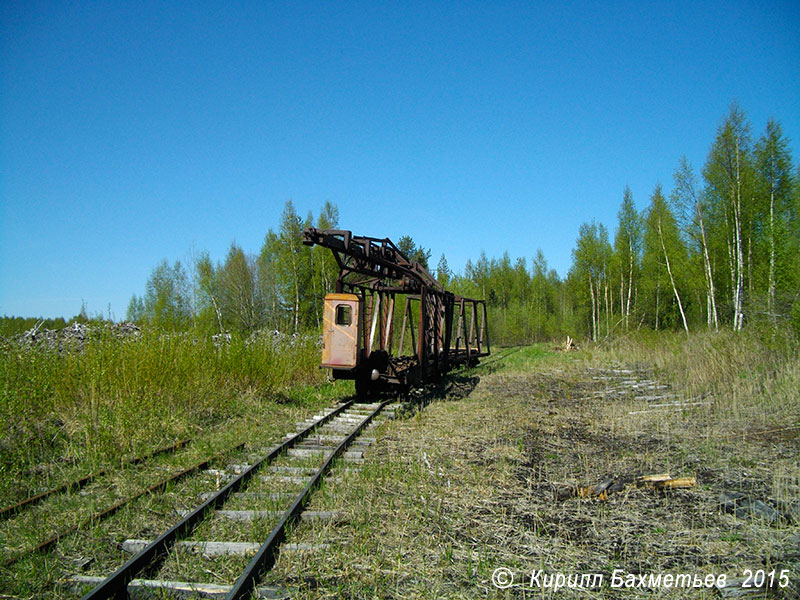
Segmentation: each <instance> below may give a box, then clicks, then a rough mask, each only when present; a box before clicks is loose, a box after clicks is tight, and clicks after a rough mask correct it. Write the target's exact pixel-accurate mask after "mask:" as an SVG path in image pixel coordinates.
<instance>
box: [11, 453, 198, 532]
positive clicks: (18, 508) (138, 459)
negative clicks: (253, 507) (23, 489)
mask: <svg viewBox="0 0 800 600" xmlns="http://www.w3.org/2000/svg"><path fill="white" fill-rule="evenodd" d="M191 441H192V440H190V439H185V440H179V441H177V442H175V443H174V444H172V445H170V446H167V447H165V448H159V449H157V450H154V451H153V452H150V453H148V454H145V455H143V456H135V457H133V458H130V459H128V460H126V461H125V464H128V465H139V464H142V463H144V462H146V461H148V460H150V459H151V458H155V457H156V456H160V455H162V454H171V453H173V452H175V451H177V450H180V449H181V448H183V447H184V446H186V445H187V444H189V443H190V442H191ZM109 472H110V470H109V469H101V470H99V471H95V472H93V473H89V474H88V475H84V476H83V477H80V478H78V479H76V480H74V481H70V482H68V483H64V484H62V485H57V486H55V487H52V488H50V489H48V490H46V491H44V492H40V493H38V494H36V495H35V496H31V497H29V498H25V499H24V500H20V501H19V502H16V503H15V504H11V505H9V506H6V507H4V508H0V521H3V520H5V519H10V518H11V517H13V516H14V515H16V514H18V513H21V512H22V511H23V510H25V509H27V508H29V507H31V506H34V505H36V504H38V503H39V502H42V501H43V500H44V499H45V498H49V497H50V496H53V495H55V494H61V493H64V492H68V491H70V490H80V489H82V488H83V487H85V486H86V485H88V484H89V483H91V482H92V481H94V480H96V479H97V478H99V477H102V476H103V475H107V474H108V473H109Z"/></svg>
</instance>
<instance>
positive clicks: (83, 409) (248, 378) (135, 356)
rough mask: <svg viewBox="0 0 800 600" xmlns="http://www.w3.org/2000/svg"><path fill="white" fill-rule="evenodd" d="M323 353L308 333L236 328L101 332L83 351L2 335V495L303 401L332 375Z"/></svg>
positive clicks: (13, 495) (1, 498) (1, 499)
mask: <svg viewBox="0 0 800 600" xmlns="http://www.w3.org/2000/svg"><path fill="white" fill-rule="evenodd" d="M318 354H319V352H318V350H317V348H316V347H315V345H314V343H313V341H312V340H310V339H305V340H304V339H303V338H300V340H299V341H297V342H296V343H295V344H294V345H292V346H287V347H285V348H284V349H282V350H280V351H278V350H275V349H273V347H272V346H271V344H270V342H269V340H261V341H258V342H256V343H246V342H245V341H244V340H243V339H241V338H237V337H234V339H233V340H232V341H231V344H230V345H229V346H224V347H221V348H217V347H215V346H214V345H213V344H212V343H211V341H210V340H208V339H202V338H200V337H198V336H194V335H192V334H191V333H186V334H160V333H158V332H145V333H144V335H142V336H141V337H140V338H139V339H135V340H133V339H128V340H124V341H123V340H119V339H117V338H114V337H113V336H111V335H105V336H104V335H100V336H98V337H95V338H92V339H91V340H90V341H89V342H88V343H87V344H86V346H85V348H84V349H83V351H81V352H77V351H73V352H61V353H59V352H58V351H55V350H49V349H44V348H37V349H23V348H19V347H17V346H15V345H11V344H6V345H2V346H0V421H1V422H3V423H4V425H5V426H4V428H3V432H2V437H0V475H2V477H1V478H0V481H2V483H0V504H2V505H5V504H8V503H10V502H12V501H14V500H17V499H20V498H24V497H26V496H27V495H28V494H30V493H34V492H35V491H37V490H38V489H40V488H42V487H48V486H50V485H55V484H56V483H58V482H59V480H61V479H64V480H68V479H67V478H68V477H69V476H71V475H72V474H73V472H75V473H80V474H85V473H87V472H88V471H90V470H95V469H98V468H100V467H102V466H108V465H114V464H117V463H119V462H120V461H122V460H124V459H125V458H127V457H131V456H138V455H141V454H144V453H146V452H148V451H149V450H152V449H156V448H159V447H162V446H165V445H167V444H168V443H170V442H171V441H174V440H176V439H178V438H185V437H191V436H194V435H197V434H198V433H200V432H202V431H204V430H206V429H208V428H209V427H214V426H217V425H219V424H222V423H224V422H226V421H227V420H230V419H232V418H236V417H237V416H240V415H242V414H245V413H246V412H247V411H248V410H250V409H251V408H252V406H253V405H254V404H258V403H262V402H294V403H300V404H302V402H303V401H304V398H306V397H311V396H314V394H315V393H313V392H311V391H310V388H309V386H314V385H318V384H320V383H322V382H323V381H324V377H325V373H324V372H323V371H322V370H320V369H318V368H317V365H318V361H319V356H318ZM291 386H295V387H296V389H295V390H294V391H292V393H291V395H286V393H285V390H286V389H287V388H289V387H291Z"/></svg>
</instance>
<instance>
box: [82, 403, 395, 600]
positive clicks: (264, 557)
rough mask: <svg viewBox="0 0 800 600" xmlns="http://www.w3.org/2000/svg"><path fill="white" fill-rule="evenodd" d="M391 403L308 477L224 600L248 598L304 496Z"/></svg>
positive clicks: (297, 513) (362, 424)
mask: <svg viewBox="0 0 800 600" xmlns="http://www.w3.org/2000/svg"><path fill="white" fill-rule="evenodd" d="M391 402H392V400H386V401H384V402H381V404H380V405H379V406H378V408H376V409H375V410H374V411H372V413H370V414H369V415H367V416H366V417H365V418H364V419H363V420H362V421H361V422H360V423H359V424H358V425H357V426H356V427H355V428H354V429H353V431H352V432H351V433H350V434H349V435H348V436H347V437H346V438H345V439H344V440H343V441H342V442H341V443H340V444H339V445H338V446H337V447H336V449H335V450H334V451H333V452H332V453H331V455H330V456H329V457H328V458H327V459H326V460H325V462H324V463H323V464H322V466H321V467H320V468H319V469H318V470H317V472H316V473H315V474H314V476H313V477H312V478H311V481H309V482H308V484H306V486H305V488H303V490H302V491H301V492H300V493H299V494H298V496H297V498H296V499H295V501H294V502H293V503H292V506H291V507H290V508H289V509H288V510H287V511H286V512H285V513H284V514H283V517H281V520H280V521H279V522H278V524H277V525H276V526H275V528H274V529H273V530H272V532H271V533H270V534H269V537H267V540H266V541H265V542H264V544H263V545H262V546H261V548H260V549H259V550H258V552H257V553H256V555H255V556H254V557H253V559H252V560H251V561H250V563H249V564H248V565H247V567H246V568H245V570H244V572H243V573H242V574H241V575H240V576H239V579H237V580H236V583H235V584H234V585H233V588H231V590H230V592H228V595H227V596H225V600H243V599H244V598H247V597H249V594H250V593H251V592H252V591H253V589H255V585H256V579H257V578H258V576H259V575H260V574H261V573H262V572H263V571H266V570H269V569H271V568H272V566H273V565H274V564H275V558H276V556H277V554H278V549H279V546H280V544H281V543H282V542H283V540H284V539H285V537H286V527H287V526H288V525H290V524H291V523H294V522H295V521H296V520H297V519H298V518H299V516H300V513H301V512H302V510H303V507H304V505H305V503H306V500H307V499H308V496H310V495H311V492H312V491H313V490H314V489H315V488H316V487H317V485H318V484H319V482H320V480H321V479H322V477H323V476H324V475H325V473H326V472H327V471H328V470H329V469H330V467H331V464H333V461H334V460H335V459H336V458H337V457H338V456H339V455H340V454H342V453H343V452H344V451H345V449H346V448H347V447H348V446H349V445H350V444H351V443H352V441H353V440H354V439H355V438H356V437H357V436H358V435H359V433H361V430H362V429H364V427H366V426H367V425H368V424H369V422H370V421H372V419H373V418H375V416H377V415H378V413H380V412H381V411H382V410H383V409H384V408H385V407H386V405H387V404H390V403H391ZM84 600H85V599H84Z"/></svg>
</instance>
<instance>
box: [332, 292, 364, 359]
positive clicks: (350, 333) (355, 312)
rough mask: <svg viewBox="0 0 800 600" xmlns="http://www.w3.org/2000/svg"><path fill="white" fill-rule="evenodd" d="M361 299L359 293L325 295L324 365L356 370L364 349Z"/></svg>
mask: <svg viewBox="0 0 800 600" xmlns="http://www.w3.org/2000/svg"><path fill="white" fill-rule="evenodd" d="M359 317H360V314H359V298H358V296H356V295H355V294H328V295H326V296H325V307H324V309H323V325H322V366H323V367H329V368H331V369H355V368H356V367H357V366H358V357H359V348H360V347H361V343H360V342H361V340H360V331H361V327H359V321H360V318H359Z"/></svg>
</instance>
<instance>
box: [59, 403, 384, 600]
mask: <svg viewBox="0 0 800 600" xmlns="http://www.w3.org/2000/svg"><path fill="white" fill-rule="evenodd" d="M391 402H393V401H392V400H387V401H382V402H376V403H370V404H356V403H355V402H354V401H353V400H349V401H346V402H343V403H341V404H339V405H337V406H335V407H333V408H330V409H327V410H326V411H323V412H322V413H321V414H318V415H315V416H314V417H313V418H311V419H309V420H307V421H305V422H303V423H298V427H297V431H296V432H294V433H290V434H287V436H286V437H285V438H284V439H283V441H282V442H281V443H280V444H278V445H276V446H275V447H273V448H270V449H269V450H268V451H265V452H263V453H262V454H260V455H258V456H254V457H252V458H253V460H251V461H248V462H249V464H244V465H241V464H238V465H237V464H231V465H228V468H227V469H226V470H222V471H220V470H206V473H207V474H210V475H212V476H213V477H215V479H216V483H217V486H218V487H219V485H221V486H222V487H221V488H220V489H217V490H215V491H209V492H206V493H204V494H202V495H201V497H200V501H201V504H199V505H198V506H196V508H194V509H193V510H190V511H186V514H185V515H183V518H181V519H180V521H178V522H177V523H176V524H174V525H173V526H172V527H170V528H169V529H168V530H167V531H165V532H164V533H162V534H161V535H160V536H158V537H157V538H156V539H153V540H126V541H125V542H124V543H123V548H125V549H126V550H128V551H129V552H133V553H134V556H133V557H131V558H130V559H128V560H127V561H126V562H125V563H124V564H123V565H122V566H120V567H119V568H117V569H116V570H115V571H114V572H113V573H111V574H110V575H108V576H106V577H97V576H86V575H74V576H72V577H71V578H69V580H68V581H67V582H66V584H67V585H68V586H69V587H71V588H72V589H74V590H76V595H77V594H78V593H81V592H85V591H86V590H87V589H89V588H90V587H91V589H90V591H88V592H86V593H85V594H84V595H83V596H82V600H100V599H103V598H115V599H117V598H119V599H121V598H144V597H147V598H151V597H159V598H161V597H181V598H187V597H203V598H226V599H231V600H233V599H241V598H250V597H251V595H252V596H255V597H261V598H281V597H287V593H286V592H285V591H284V590H282V589H280V588H275V587H270V586H265V585H260V581H261V579H260V578H261V577H263V574H264V573H265V572H267V571H268V570H269V569H270V568H271V567H272V566H273V565H274V563H275V561H276V560H277V557H278V554H279V552H280V550H281V548H282V547H284V546H282V544H283V543H284V542H285V540H286V537H287V533H288V531H289V529H290V528H291V527H292V526H293V525H295V524H296V523H298V522H299V521H303V522H308V521H315V520H326V519H331V518H335V517H336V514H335V513H334V512H319V511H308V510H305V507H306V505H307V504H308V502H309V499H310V497H311V495H312V494H313V493H314V491H315V490H317V489H318V488H319V487H320V485H321V484H322V482H323V481H324V480H325V481H328V480H329V479H326V478H327V477H328V476H329V474H330V472H331V470H332V469H334V467H335V471H336V472H338V471H339V470H340V469H339V467H338V466H337V465H339V464H340V463H343V464H344V465H346V467H347V468H357V464H354V463H359V462H363V452H364V449H365V448H366V447H367V446H369V445H370V444H371V443H373V442H374V439H372V438H369V437H367V436H365V435H364V433H365V431H368V430H370V429H371V428H372V427H376V426H377V425H378V421H376V418H379V417H380V418H382V417H383V416H385V415H387V414H388V415H389V416H393V409H392V408H389V409H388V410H387V406H388V405H389V404H390V403H391ZM339 477H341V476H339ZM334 479H335V478H334ZM256 533H258V534H260V535H259V536H258V538H257V539H258V540H259V541H258V542H255V541H253V539H254V536H255V534H256ZM209 537H212V538H213V539H208V538H209ZM196 538H202V539H196ZM187 552H189V553H192V554H195V555H197V554H200V555H201V556H202V558H199V559H198V560H200V561H203V560H208V561H212V562H213V561H214V560H218V561H221V563H220V564H219V565H217V567H216V568H211V567H197V566H195V567H194V568H193V569H192V568H189V570H188V572H187V570H186V562H187V560H186V558H185V553H187ZM182 557H183V558H182ZM215 557H221V558H215ZM222 571H224V574H225V575H226V577H224V579H226V581H224V582H222V583H220V582H219V579H220V578H221V577H220V575H219V573H218V572H222ZM204 573H205V574H206V576H205V579H208V574H212V577H213V578H215V579H217V581H211V582H208V581H203V580H202V579H203V577H198V575H203V574H204Z"/></svg>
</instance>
